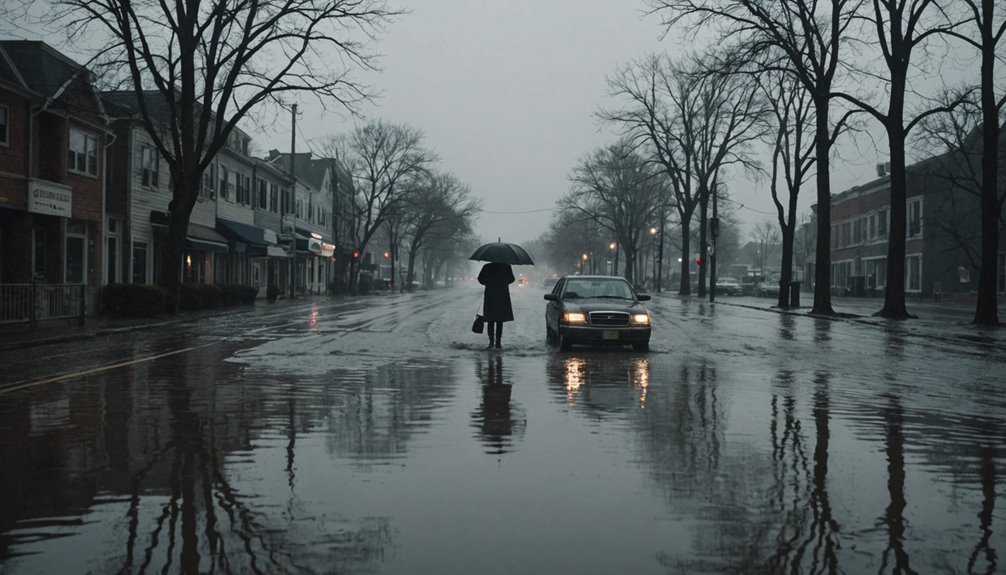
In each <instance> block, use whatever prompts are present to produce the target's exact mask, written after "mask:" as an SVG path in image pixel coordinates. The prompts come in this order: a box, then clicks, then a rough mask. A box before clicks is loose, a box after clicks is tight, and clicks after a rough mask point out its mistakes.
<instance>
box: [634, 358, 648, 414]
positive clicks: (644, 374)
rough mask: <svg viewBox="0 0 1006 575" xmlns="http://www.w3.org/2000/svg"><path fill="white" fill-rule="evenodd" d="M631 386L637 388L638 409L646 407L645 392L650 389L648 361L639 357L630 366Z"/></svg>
mask: <svg viewBox="0 0 1006 575" xmlns="http://www.w3.org/2000/svg"><path fill="white" fill-rule="evenodd" d="M632 385H633V386H635V387H638V388H639V407H640V408H641V409H642V408H645V407H646V392H647V390H649V388H650V360H648V359H646V358H643V357H639V358H636V359H635V360H634V361H633V365H632Z"/></svg>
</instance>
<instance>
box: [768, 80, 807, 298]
mask: <svg viewBox="0 0 1006 575" xmlns="http://www.w3.org/2000/svg"><path fill="white" fill-rule="evenodd" d="M758 83H759V85H760V86H761V89H762V90H763V91H764V93H765V97H766V100H767V101H768V102H769V103H770V106H771V109H772V116H773V119H774V124H775V126H774V127H775V129H774V131H773V132H772V133H771V145H772V168H771V180H770V186H769V189H770V191H771V192H772V201H773V203H775V209H776V214H777V219H778V222H779V230H780V231H781V232H782V265H781V272H780V274H779V301H778V305H779V307H781V308H788V307H789V302H790V301H791V300H790V298H789V295H790V294H789V290H790V288H791V286H792V281H793V251H794V239H795V236H796V214H797V200H798V199H799V196H800V190H801V189H802V188H803V184H804V183H805V182H806V180H807V178H808V177H809V176H810V173H811V171H812V169H813V167H814V161H815V156H814V149H815V143H816V142H815V140H814V137H813V133H812V132H811V128H812V126H813V121H814V118H813V114H814V109H813V102H812V101H811V99H810V94H809V93H808V92H807V90H806V88H805V87H804V86H803V84H801V83H800V82H799V81H798V80H797V79H796V78H795V77H793V75H792V74H789V73H787V72H782V71H778V70H768V71H765V72H764V73H763V74H761V75H760V76H759V77H758ZM783 191H784V192H785V195H783ZM784 202H785V204H784Z"/></svg>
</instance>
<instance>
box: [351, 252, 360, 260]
mask: <svg viewBox="0 0 1006 575" xmlns="http://www.w3.org/2000/svg"><path fill="white" fill-rule="evenodd" d="M353 259H354V260H358V259H360V250H353Z"/></svg>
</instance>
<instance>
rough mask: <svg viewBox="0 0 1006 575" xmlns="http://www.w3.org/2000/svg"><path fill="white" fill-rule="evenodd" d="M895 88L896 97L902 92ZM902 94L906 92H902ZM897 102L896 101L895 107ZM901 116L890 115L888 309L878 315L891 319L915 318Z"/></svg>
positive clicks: (892, 94)
mask: <svg viewBox="0 0 1006 575" xmlns="http://www.w3.org/2000/svg"><path fill="white" fill-rule="evenodd" d="M896 88H897V87H896V86H893V87H892V88H891V97H892V99H894V98H896V94H897V93H898V92H897V90H896ZM902 93H904V92H903V91H902ZM894 106H895V104H894V103H893V102H892V108H894ZM900 117H901V116H900V115H898V116H894V115H893V113H892V114H891V115H889V116H888V120H889V126H888V129H887V137H888V141H889V142H890V147H891V193H890V198H891V212H890V213H891V224H890V236H889V238H888V240H887V285H886V286H885V287H884V308H883V309H882V310H880V311H879V312H877V313H876V314H875V315H877V316H879V317H886V318H890V319H908V318H909V317H911V316H910V315H909V314H908V310H907V309H906V308H905V246H906V238H907V233H906V232H907V217H906V213H907V211H908V192H907V184H906V176H905V131H904V126H903V125H902V123H901V121H900V119H898V118H900Z"/></svg>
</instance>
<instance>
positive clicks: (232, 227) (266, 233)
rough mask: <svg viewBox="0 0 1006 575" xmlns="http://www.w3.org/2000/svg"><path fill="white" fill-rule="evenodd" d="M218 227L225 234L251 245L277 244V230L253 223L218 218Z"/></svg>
mask: <svg viewBox="0 0 1006 575" xmlns="http://www.w3.org/2000/svg"><path fill="white" fill-rule="evenodd" d="M217 229H219V230H220V231H221V232H223V234H224V235H226V236H229V237H230V238H231V239H233V240H235V241H239V242H244V243H246V244H248V245H249V246H256V245H258V246H268V245H275V244H276V232H274V231H272V230H267V229H265V228H260V227H258V226H253V225H251V224H243V223H241V222H233V221H231V220H222V219H220V218H217Z"/></svg>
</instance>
